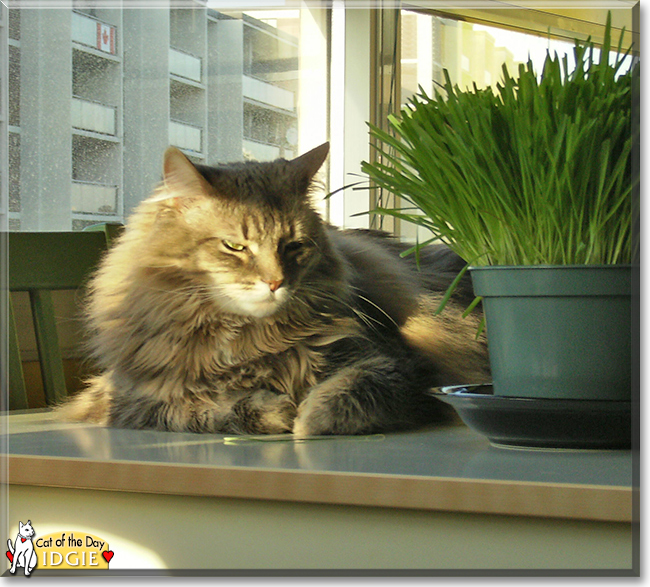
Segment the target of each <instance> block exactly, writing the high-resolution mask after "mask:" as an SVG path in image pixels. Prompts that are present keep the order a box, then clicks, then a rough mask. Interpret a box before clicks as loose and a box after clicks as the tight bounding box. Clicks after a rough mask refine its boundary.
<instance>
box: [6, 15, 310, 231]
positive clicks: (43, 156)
mask: <svg viewBox="0 0 650 587" xmlns="http://www.w3.org/2000/svg"><path fill="white" fill-rule="evenodd" d="M4 15H5V17H6V18H3V22H2V24H3V27H4V28H5V31H4V32H5V35H6V38H7V53H6V59H7V60H8V104H7V112H6V114H5V116H4V117H3V123H4V124H6V125H7V127H6V132H7V136H8V144H9V149H8V167H9V170H8V178H7V179H8V181H7V182H6V184H7V187H8V191H9V228H10V229H11V230H70V229H75V230H78V229H81V228H83V227H84V226H86V225H89V224H94V223H97V222H105V221H113V222H123V221H124V219H125V218H126V217H127V216H128V215H129V213H130V211H131V210H132V209H133V207H134V206H135V205H137V203H138V202H140V201H141V200H142V199H143V198H145V197H147V196H148V195H149V194H150V193H151V190H152V189H153V187H154V186H155V185H156V184H157V183H158V182H159V181H160V173H161V156H162V153H163V151H164V149H165V148H166V147H167V146H168V145H170V144H171V145H175V146H177V147H179V148H181V149H182V150H183V151H184V152H185V153H186V154H187V155H188V156H189V157H190V158H191V159H192V160H194V161H196V162H205V163H215V162H226V161H234V160H241V159H242V158H255V159H272V158H275V157H286V158H291V157H293V156H294V155H295V152H296V148H297V145H296V137H297V108H296V106H297V98H296V94H297V91H298V86H297V68H298V40H297V38H296V37H294V36H292V35H291V34H288V33H286V32H284V31H282V30H280V29H279V28H276V27H273V26H270V25H269V24H267V23H265V22H263V21H261V20H257V19H254V18H252V17H250V16H247V15H245V14H240V15H237V16H231V15H227V14H223V13H220V12H216V11H214V10H209V9H207V8H206V7H205V6H203V5H201V4H200V3H197V7H196V8H195V9H187V8H182V9H179V8H166V9H159V8H156V9H147V10H142V9H125V8H124V9H89V8H83V7H79V8H73V9H42V10H40V9H35V10H18V9H12V10H6V9H5V10H4Z"/></svg>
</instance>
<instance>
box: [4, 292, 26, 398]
mask: <svg viewBox="0 0 650 587" xmlns="http://www.w3.org/2000/svg"><path fill="white" fill-rule="evenodd" d="M8 322H9V409H10V410H26V409H27V408H28V407H29V406H28V404H27V390H26V388H25V378H24V376H23V364H22V361H21V360H20V350H19V349H18V333H17V331H16V321H15V320H14V310H13V305H12V303H11V295H10V296H9V316H8Z"/></svg>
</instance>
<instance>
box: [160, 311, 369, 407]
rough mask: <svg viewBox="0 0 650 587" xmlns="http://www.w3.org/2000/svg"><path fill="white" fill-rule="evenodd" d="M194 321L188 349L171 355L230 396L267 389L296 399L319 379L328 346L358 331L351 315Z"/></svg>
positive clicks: (182, 369)
mask: <svg viewBox="0 0 650 587" xmlns="http://www.w3.org/2000/svg"><path fill="white" fill-rule="evenodd" d="M195 325H196V326H195V328H194V329H193V332H191V333H187V336H184V337H183V338H184V341H185V342H184V344H185V349H184V352H183V353H182V354H179V355H175V354H174V353H173V352H170V353H169V355H168V356H169V357H170V359H171V361H172V363H175V366H176V367H177V369H178V372H179V375H181V374H182V376H183V377H184V378H186V379H187V378H190V379H193V380H194V381H196V382H197V383H198V384H199V385H201V386H203V385H204V384H207V385H208V386H209V388H210V389H211V390H212V391H213V393H216V394H218V395H222V396H226V397H229V396H240V395H241V394H242V393H245V392H248V391H251V390H255V389H260V388H265V389H268V390H269V391H276V392H279V393H286V394H287V395H289V396H291V397H292V398H293V399H294V400H296V401H300V400H301V399H302V397H303V395H304V394H305V393H306V392H307V390H308V389H309V388H310V387H312V386H313V385H315V384H316V383H317V382H318V380H319V378H320V376H321V374H322V371H323V368H324V364H325V358H324V349H326V348H327V346H328V345H330V344H332V343H334V342H336V341H338V340H340V339H342V338H345V337H348V336H356V335H357V334H358V325H357V324H356V323H355V322H354V321H353V320H351V319H347V318H336V319H332V318H327V319H326V318H324V317H317V316H310V317H309V318H308V319H305V320H296V318H295V315H294V316H293V317H292V318H290V319H289V318H287V319H286V320H282V319H274V320H266V321H257V320H256V321H238V320H232V319H231V320H228V319H226V320H224V319H223V317H219V318H215V317H210V318H205V317H204V319H203V320H200V319H197V320H196V321H195ZM174 346H175V345H174Z"/></svg>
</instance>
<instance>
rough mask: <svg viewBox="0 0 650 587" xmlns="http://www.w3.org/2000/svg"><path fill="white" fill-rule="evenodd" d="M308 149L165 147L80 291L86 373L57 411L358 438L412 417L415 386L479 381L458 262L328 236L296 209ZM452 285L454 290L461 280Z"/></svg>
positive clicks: (427, 415)
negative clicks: (274, 155) (199, 157)
mask: <svg viewBox="0 0 650 587" xmlns="http://www.w3.org/2000/svg"><path fill="white" fill-rule="evenodd" d="M327 152H328V145H322V146H321V147H318V148H316V149H314V150H312V151H310V152H309V153H307V154H305V155H303V156H301V157H299V158H297V159H294V160H293V161H285V160H282V159H281V160H277V161H274V162H267V163H259V162H246V163H238V164H231V165H226V166H221V167H207V166H194V165H192V164H191V163H190V162H189V160H188V159H187V158H185V156H184V155H183V154H182V153H181V152H180V151H178V150H177V149H173V148H170V149H169V150H168V151H167V152H166V154H165V162H164V183H163V184H162V185H161V187H160V188H159V189H158V190H157V191H156V192H155V193H154V195H153V196H152V197H151V198H149V199H148V200H146V201H144V202H143V203H142V204H141V205H140V206H139V207H138V209H137V210H136V211H135V213H134V215H133V216H132V217H131V218H130V219H129V222H128V223H127V226H126V229H125V232H124V234H123V235H122V236H121V237H120V238H119V240H118V242H117V243H116V244H115V246H114V247H113V248H112V249H111V251H110V252H109V254H108V255H107V256H106V258H105V259H104V261H103V263H102V265H101V267H100V269H99V271H98V272H97V274H96V275H95V276H94V278H93V280H92V283H91V287H90V297H89V302H88V322H89V327H90V333H91V336H90V346H91V350H92V356H93V358H94V359H95V361H96V362H97V365H98V368H99V371H100V373H99V375H97V376H96V377H95V378H94V379H92V380H91V381H90V382H89V387H88V389H87V390H85V391H83V392H81V393H80V394H78V395H77V396H76V397H74V398H73V399H71V400H70V401H68V402H67V403H66V404H64V405H63V406H62V407H61V408H60V409H59V413H60V415H61V416H62V417H64V418H67V419H73V420H85V421H91V422H98V423H101V424H105V425H109V426H120V427H131V428H154V429H160V430H178V431H194V432H224V433H280V432H293V433H295V434H297V435H311V434H359V433H367V432H372V431H388V430H395V429H403V428H408V427H415V426H420V425H422V424H424V423H426V422H430V421H432V420H433V419H435V417H436V413H437V412H438V411H439V409H440V406H439V405H438V404H437V402H436V401H435V400H432V399H431V398H429V397H427V396H426V394H425V391H426V390H427V389H428V388H430V387H431V386H435V385H441V384H456V383H477V382H483V381H486V380H488V379H489V374H488V367H487V358H486V344H485V341H484V340H479V341H476V340H475V337H474V335H475V332H476V319H475V318H470V319H462V318H461V317H460V312H461V306H462V303H466V301H467V296H468V295H471V294H470V293H469V292H468V291H467V290H466V289H465V290H463V288H462V287H461V289H460V290H459V292H458V294H457V296H456V298H455V300H454V302H453V303H452V304H451V305H450V307H449V309H448V310H446V311H445V312H444V313H443V314H442V315H441V316H440V317H434V316H433V313H432V309H433V308H434V307H435V304H436V302H437V300H438V299H439V298H440V296H441V294H442V293H443V292H444V290H445V289H446V287H447V285H448V284H449V283H450V281H451V279H452V278H453V277H454V275H455V274H456V272H457V271H458V269H459V268H460V267H462V262H461V261H460V260H459V259H458V258H456V257H455V256H454V255H453V254H451V253H450V251H448V250H447V249H445V248H435V247H429V248H428V249H427V251H424V252H423V254H422V256H421V259H420V263H421V268H420V270H418V269H417V268H416V267H415V265H414V261H413V259H412V258H411V259H408V258H407V259H401V258H400V257H399V253H400V251H401V250H402V248H403V247H402V246H401V245H400V244H399V243H398V242H397V241H396V240H394V239H392V238H390V237H388V236H386V235H384V234H382V233H377V232H372V231H343V230H338V229H336V228H334V227H332V226H329V225H328V224H326V223H325V222H324V221H323V220H322V219H321V218H320V217H319V215H318V214H317V213H316V212H315V211H314V208H313V206H312V202H311V198H310V190H311V186H312V181H313V178H314V176H315V175H316V173H317V171H318V170H319V168H320V167H321V165H322V163H323V161H324V160H325V157H326V156H327ZM465 287H466V286H465Z"/></svg>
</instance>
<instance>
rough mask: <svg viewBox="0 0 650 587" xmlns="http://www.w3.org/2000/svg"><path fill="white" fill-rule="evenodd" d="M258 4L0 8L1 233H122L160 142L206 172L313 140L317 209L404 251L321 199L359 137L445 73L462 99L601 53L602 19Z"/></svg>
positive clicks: (359, 207)
mask: <svg viewBox="0 0 650 587" xmlns="http://www.w3.org/2000/svg"><path fill="white" fill-rule="evenodd" d="M261 4H267V6H264V8H259V9H250V10H244V11H242V9H241V8H237V6H236V5H237V3H235V2H233V3H231V4H230V5H228V3H227V2H222V1H219V2H216V1H213V0H195V1H194V2H193V4H191V6H192V8H187V6H188V5H190V4H189V1H188V2H184V4H183V6H184V7H183V8H177V7H175V3H173V2H172V3H170V6H171V8H165V9H163V8H153V9H151V8H147V9H141V8H140V9H128V10H122V9H120V8H99V7H98V8H94V7H91V6H94V5H93V4H91V3H89V2H84V1H77V2H73V3H72V4H71V7H69V8H58V9H56V10H54V9H47V8H33V3H30V9H29V10H27V9H20V7H19V5H20V2H15V3H13V4H12V6H18V7H16V8H11V9H7V8H6V7H5V6H4V5H3V6H2V19H1V20H0V33H1V35H2V40H1V44H2V47H1V48H0V50H1V51H2V56H1V59H0V61H1V62H2V65H3V69H2V71H3V73H2V84H3V85H2V87H3V92H2V98H3V99H2V101H1V103H0V128H1V129H2V135H1V136H2V137H3V143H4V145H6V148H3V149H2V150H1V151H0V155H1V156H2V158H3V159H2V165H1V167H2V175H1V177H2V182H3V183H2V184H0V187H1V190H0V192H1V193H0V195H1V198H2V199H1V200H0V203H1V205H0V213H1V214H0V221H1V222H0V224H1V226H0V228H3V229H5V228H7V227H8V228H9V229H10V230H70V229H74V230H79V229H82V228H83V227H85V226H87V225H89V224H94V223H96V222H103V221H117V222H123V221H124V220H125V219H126V217H128V215H129V213H130V211H131V210H132V209H133V208H134V206H136V205H137V204H138V202H140V201H141V200H142V199H143V198H145V197H146V196H148V195H149V194H150V193H151V191H152V189H153V187H154V186H155V185H156V184H157V183H158V181H159V180H160V166H161V158H162V153H163V151H164V149H165V147H166V146H167V145H169V144H173V145H176V146H178V147H180V148H181V149H183V150H184V151H185V153H186V154H187V155H188V156H190V157H191V158H192V159H193V160H194V161H197V162H206V163H215V162H220V161H221V162H225V161H233V160H240V159H246V158H254V159H271V158H274V157H285V158H291V157H294V156H296V155H297V154H300V153H302V152H305V151H306V150H308V149H310V148H313V147H315V146H317V145H318V144H320V143H322V142H324V141H326V140H329V141H330V143H331V153H330V157H329V160H328V165H327V169H326V175H325V179H326V180H327V184H328V185H327V187H326V189H327V190H330V191H336V194H335V195H334V196H333V197H332V198H330V199H328V200H324V201H323V202H322V203H321V210H322V212H323V213H324V214H325V215H326V216H327V217H328V218H329V219H330V221H332V222H333V223H335V224H339V225H345V226H348V227H357V226H360V227H365V226H369V225H374V226H379V223H382V224H381V226H382V227H383V228H386V229H388V230H394V231H395V232H397V233H398V234H401V235H402V237H404V238H413V237H414V234H413V233H412V232H409V229H408V228H407V227H400V226H399V224H395V225H393V224H391V223H390V222H389V221H388V220H389V219H373V218H371V217H369V216H367V215H363V212H366V211H367V210H368V209H369V208H371V207H372V206H373V205H374V204H375V203H377V197H379V198H381V197H386V198H388V197H390V196H389V195H385V196H381V195H379V196H375V195H374V193H373V192H368V191H359V190H351V189H347V190H342V191H337V190H339V189H340V188H342V187H343V186H346V185H349V184H352V183H355V182H357V181H361V180H362V178H360V177H359V175H358V174H359V173H360V162H361V161H362V160H368V159H371V158H372V157H373V152H372V150H371V149H370V147H369V137H368V129H367V125H366V122H367V121H372V122H374V123H376V124H379V125H380V126H382V125H385V120H386V116H387V114H389V113H391V112H393V113H394V112H396V111H398V110H399V108H400V106H401V105H402V104H404V102H405V100H406V99H407V98H408V97H409V96H411V95H412V94H413V93H414V92H416V91H417V90H418V87H420V86H421V87H423V88H424V89H425V91H427V92H429V93H430V92H431V91H432V90H433V88H434V87H435V84H436V82H440V81H441V80H442V70H443V68H444V69H447V70H448V71H449V72H450V75H451V77H452V80H453V81H454V82H455V83H458V84H459V85H461V86H463V85H467V84H471V83H477V84H478V85H479V86H494V85H495V84H496V83H497V81H498V80H499V77H500V72H501V65H502V64H503V63H506V64H507V66H508V67H509V68H510V69H511V70H514V69H515V68H516V67H517V64H518V63H520V62H522V61H525V60H526V59H527V58H528V55H529V54H530V56H531V58H532V59H533V60H534V61H535V63H536V64H540V65H538V67H541V61H540V60H541V59H543V56H544V54H545V51H546V48H547V47H549V46H550V48H551V49H552V50H558V51H559V52H560V53H563V52H565V51H567V50H570V49H571V47H572V45H573V41H572V39H573V38H574V37H580V38H586V36H587V35H593V36H594V39H595V40H596V41H600V40H601V39H602V29H603V23H604V21H605V17H606V14H607V11H606V10H605V9H600V8H598V9H584V8H580V7H567V8H562V9H559V8H558V9H543V8H534V9H533V8H526V7H525V4H526V2H525V1H521V2H519V1H515V0H512V2H509V3H507V4H506V3H503V2H492V1H491V0H485V2H484V3H481V5H480V6H479V5H477V6H476V7H474V8H453V7H450V6H446V5H445V6H444V7H443V6H441V5H439V3H434V2H432V1H429V0H410V1H409V2H408V3H406V2H405V3H404V4H403V8H402V9H399V8H397V7H396V6H395V5H394V4H392V3H387V5H386V7H385V8H383V4H381V3H379V4H377V6H374V5H372V4H371V5H363V4H360V5H354V6H353V7H351V6H350V5H349V4H347V3H345V2H343V1H342V0H333V1H332V2H324V1H323V2H309V3H303V4H301V5H300V7H299V8H298V7H296V5H291V7H286V6H284V5H283V6H273V5H272V3H271V2H268V3H267V2H264V3H261ZM346 4H347V6H346ZM610 4H611V8H612V12H613V16H614V24H615V28H616V30H620V29H621V28H622V27H623V26H626V27H627V30H628V31H631V33H630V34H629V35H628V37H627V38H626V43H627V42H633V41H636V42H637V43H638V33H637V32H635V29H634V27H633V26H632V25H633V24H634V23H633V21H632V16H633V10H632V6H633V5H634V2H632V1H631V0H630V1H629V0H612V2H611V3H610ZM109 5H110V4H109ZM97 6H99V5H97ZM549 38H550V39H551V40H549ZM373 223H374V224H373Z"/></svg>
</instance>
